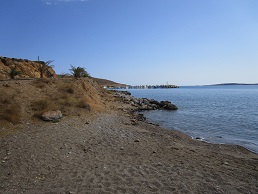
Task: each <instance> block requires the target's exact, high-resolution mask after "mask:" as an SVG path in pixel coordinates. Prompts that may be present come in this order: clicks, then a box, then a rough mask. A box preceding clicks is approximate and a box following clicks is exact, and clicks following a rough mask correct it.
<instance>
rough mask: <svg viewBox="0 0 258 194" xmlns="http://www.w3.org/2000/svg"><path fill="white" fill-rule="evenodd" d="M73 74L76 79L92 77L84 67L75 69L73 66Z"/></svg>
mask: <svg viewBox="0 0 258 194" xmlns="http://www.w3.org/2000/svg"><path fill="white" fill-rule="evenodd" d="M69 70H70V71H71V74H72V75H73V76H74V78H80V77H90V74H89V73H88V72H87V71H86V70H85V68H84V67H75V66H73V65H71V69H69Z"/></svg>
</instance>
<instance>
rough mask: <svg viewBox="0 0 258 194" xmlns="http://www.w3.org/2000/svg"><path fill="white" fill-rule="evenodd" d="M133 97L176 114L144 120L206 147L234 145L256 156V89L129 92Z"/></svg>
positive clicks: (150, 113)
mask: <svg viewBox="0 0 258 194" xmlns="http://www.w3.org/2000/svg"><path fill="white" fill-rule="evenodd" d="M128 91H129V92H131V93H132V95H133V96H135V97H138V98H151V99H155V100H159V101H162V100H168V101H171V102H172V103H174V104H175V105H176V106H178V108H179V109H178V110H177V111H166V110H153V111H144V112H143V114H144V115H145V117H146V118H147V119H148V120H149V121H150V122H153V123H156V124H159V125H160V126H161V127H164V128H167V129H175V130H178V131H181V132H184V133H186V134H188V135H190V136H191V137H192V138H194V139H199V140H202V141H206V142H209V143H218V144H237V145H241V146H243V147H245V148H247V149H249V150H251V151H253V152H255V153H258V85H221V86H185V87H180V88H173V89H129V90H128Z"/></svg>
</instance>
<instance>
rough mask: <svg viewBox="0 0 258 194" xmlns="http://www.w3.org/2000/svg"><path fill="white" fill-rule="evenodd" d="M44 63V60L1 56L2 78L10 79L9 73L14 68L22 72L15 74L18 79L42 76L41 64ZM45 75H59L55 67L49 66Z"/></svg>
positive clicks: (0, 68) (0, 71) (0, 77)
mask: <svg viewBox="0 0 258 194" xmlns="http://www.w3.org/2000/svg"><path fill="white" fill-rule="evenodd" d="M42 63H44V62H43V61H30V60H27V59H16V58H8V57H1V56H0V80H6V79H10V76H9V75H8V73H9V72H10V71H11V69H12V68H15V69H16V71H19V72H21V74H19V75H17V76H15V78H18V79H29V78H40V71H39V66H40V65H41V64H42ZM43 77H45V78H47V77H57V75H56V73H55V71H54V69H53V68H52V67H49V68H48V69H47V70H46V71H45V73H44V74H43Z"/></svg>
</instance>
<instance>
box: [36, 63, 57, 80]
mask: <svg viewBox="0 0 258 194" xmlns="http://www.w3.org/2000/svg"><path fill="white" fill-rule="evenodd" d="M52 62H53V60H50V61H47V62H44V61H40V62H38V63H39V66H38V70H39V73H40V78H43V75H44V73H46V71H47V70H48V69H49V68H50V67H52V68H53V67H54V66H53V65H50V63H52Z"/></svg>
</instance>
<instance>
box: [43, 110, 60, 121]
mask: <svg viewBox="0 0 258 194" xmlns="http://www.w3.org/2000/svg"><path fill="white" fill-rule="evenodd" d="M62 117H63V115H62V112H61V111H60V110H57V111H47V112H45V113H44V114H43V115H42V119H43V120H44V121H56V120H59V119H61V118H62Z"/></svg>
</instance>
